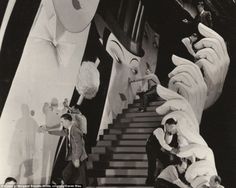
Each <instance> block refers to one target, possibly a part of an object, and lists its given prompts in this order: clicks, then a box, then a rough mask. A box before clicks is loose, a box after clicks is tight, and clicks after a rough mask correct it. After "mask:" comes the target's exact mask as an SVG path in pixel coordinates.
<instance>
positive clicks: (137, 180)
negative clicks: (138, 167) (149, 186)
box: [96, 177, 146, 185]
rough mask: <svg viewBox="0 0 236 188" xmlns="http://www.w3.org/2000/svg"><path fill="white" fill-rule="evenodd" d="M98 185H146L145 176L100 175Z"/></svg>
mask: <svg viewBox="0 0 236 188" xmlns="http://www.w3.org/2000/svg"><path fill="white" fill-rule="evenodd" d="M96 179H97V182H98V185H105V184H108V185H120V184H121V185H130V184H131V185H145V181H146V178H145V177H98V178H96Z"/></svg>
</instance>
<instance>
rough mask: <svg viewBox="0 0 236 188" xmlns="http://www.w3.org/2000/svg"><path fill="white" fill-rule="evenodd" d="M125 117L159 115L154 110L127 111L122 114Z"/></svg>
mask: <svg viewBox="0 0 236 188" xmlns="http://www.w3.org/2000/svg"><path fill="white" fill-rule="evenodd" d="M124 116H125V117H149V116H151V117H153V116H159V115H158V114H157V113H156V112H127V113H125V114H124Z"/></svg>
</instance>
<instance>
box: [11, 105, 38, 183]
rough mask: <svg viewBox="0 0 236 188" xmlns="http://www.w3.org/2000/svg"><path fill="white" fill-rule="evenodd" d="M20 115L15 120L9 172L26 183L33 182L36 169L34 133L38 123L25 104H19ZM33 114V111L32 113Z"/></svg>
mask: <svg viewBox="0 0 236 188" xmlns="http://www.w3.org/2000/svg"><path fill="white" fill-rule="evenodd" d="M21 113H22V117H21V118H20V119H19V120H18V121H17V122H16V126H15V130H14V133H13V137H12V140H11V145H10V146H11V147H10V148H11V151H10V152H9V159H8V160H9V164H10V166H11V174H12V176H13V177H16V179H17V180H19V179H21V178H22V179H24V182H25V183H26V184H32V183H33V176H34V173H33V172H34V171H36V170H37V169H38V160H37V157H36V155H35V153H36V147H35V143H36V133H37V129H38V124H37V123H36V121H35V120H34V118H33V117H32V116H31V114H30V110H29V106H28V105H27V104H22V105H21ZM32 114H33V113H32Z"/></svg>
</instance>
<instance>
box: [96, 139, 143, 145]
mask: <svg viewBox="0 0 236 188" xmlns="http://www.w3.org/2000/svg"><path fill="white" fill-rule="evenodd" d="M145 145H146V140H100V141H98V142H97V146H145Z"/></svg>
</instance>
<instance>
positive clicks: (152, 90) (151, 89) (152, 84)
mask: <svg viewBox="0 0 236 188" xmlns="http://www.w3.org/2000/svg"><path fill="white" fill-rule="evenodd" d="M146 65H147V68H146V75H145V76H144V77H142V78H138V79H135V80H131V81H130V83H132V82H138V81H142V80H144V81H146V82H147V84H148V90H147V91H145V92H141V93H139V96H140V99H141V104H140V108H139V111H140V112H145V111H146V108H147V105H148V103H149V102H150V101H155V100H157V97H158V95H157V92H156V86H157V84H160V81H159V79H158V77H157V76H156V75H155V74H154V73H152V72H151V70H150V65H149V64H148V63H146Z"/></svg>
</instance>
